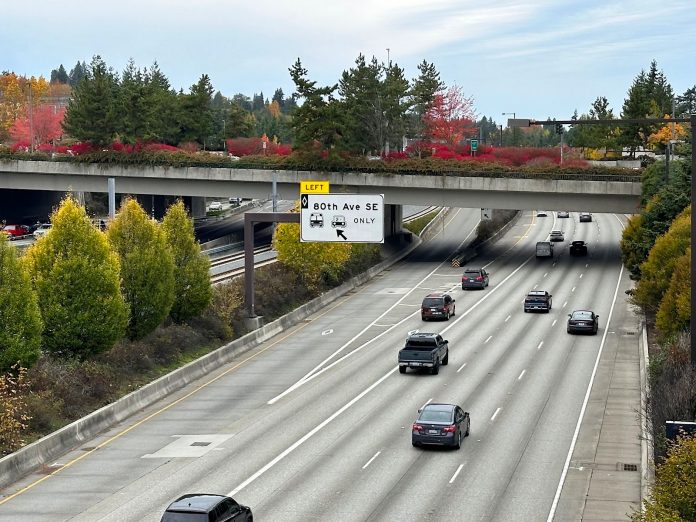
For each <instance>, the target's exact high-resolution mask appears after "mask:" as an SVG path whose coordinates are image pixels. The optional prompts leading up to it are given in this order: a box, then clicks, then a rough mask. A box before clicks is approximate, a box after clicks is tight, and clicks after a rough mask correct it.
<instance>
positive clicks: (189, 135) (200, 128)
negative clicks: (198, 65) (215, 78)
mask: <svg viewBox="0 0 696 522" xmlns="http://www.w3.org/2000/svg"><path fill="white" fill-rule="evenodd" d="M212 98H213V86H212V84H211V83H210V78H209V77H208V75H207V74H203V75H201V77H200V79H199V80H198V82H197V83H195V84H194V85H192V86H191V89H190V92H189V94H183V95H179V106H180V108H181V114H180V118H181V120H180V121H181V140H182V141H196V142H198V143H201V144H203V145H204V146H205V144H206V140H207V139H208V138H209V137H210V136H211V134H212V130H213V112H212V109H211V107H210V104H211V101H212Z"/></svg>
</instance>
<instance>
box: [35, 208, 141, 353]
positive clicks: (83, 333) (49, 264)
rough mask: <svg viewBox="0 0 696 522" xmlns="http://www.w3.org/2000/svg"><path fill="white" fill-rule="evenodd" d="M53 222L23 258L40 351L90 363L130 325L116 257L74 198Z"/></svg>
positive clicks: (56, 212)
mask: <svg viewBox="0 0 696 522" xmlns="http://www.w3.org/2000/svg"><path fill="white" fill-rule="evenodd" d="M51 222H52V223H53V228H52V229H51V233H50V234H48V235H46V236H45V237H44V238H42V239H41V240H40V241H37V242H36V243H34V244H33V245H32V246H31V247H29V249H28V250H27V253H26V255H25V257H24V260H25V262H26V266H27V269H28V272H29V276H30V279H31V281H32V284H33V286H34V288H35V290H36V293H37V296H38V299H39V308H40V310H41V316H42V318H43V322H44V329H43V335H42V339H41V343H42V349H43V350H45V351H47V352H50V353H52V354H54V355H57V356H62V357H76V358H78V359H87V358H89V357H91V356H93V355H96V354H98V353H101V352H103V351H105V350H108V349H109V348H111V347H112V346H113V344H114V343H115V342H116V341H117V340H118V339H120V338H121V337H123V334H124V332H125V328H126V324H127V322H128V308H127V306H126V303H125V302H124V300H123V296H122V295H121V289H120V264H119V260H118V255H117V254H116V253H115V252H114V251H113V250H112V249H111V247H110V246H109V243H108V241H107V239H106V236H105V235H104V234H103V233H102V232H100V231H99V230H97V229H96V228H95V227H94V226H92V223H91V222H90V220H89V218H88V217H87V214H86V212H85V209H84V208H83V207H82V206H80V205H79V204H78V203H77V201H75V199H73V198H72V196H68V197H67V198H65V199H64V200H63V201H62V202H61V204H60V206H59V208H58V209H57V210H56V211H55V212H54V213H53V215H52V216H51Z"/></svg>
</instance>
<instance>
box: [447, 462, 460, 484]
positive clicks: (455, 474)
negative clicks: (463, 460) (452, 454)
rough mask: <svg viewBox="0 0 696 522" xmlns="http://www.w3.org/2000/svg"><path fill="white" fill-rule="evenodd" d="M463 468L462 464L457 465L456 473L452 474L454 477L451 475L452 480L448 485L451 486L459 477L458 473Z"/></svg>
mask: <svg viewBox="0 0 696 522" xmlns="http://www.w3.org/2000/svg"><path fill="white" fill-rule="evenodd" d="M463 467H464V464H460V465H459V467H458V468H457V471H455V472H454V475H452V478H451V479H450V481H449V483H450V484H452V482H454V481H455V480H457V475H459V472H460V471H461V470H462V468H463Z"/></svg>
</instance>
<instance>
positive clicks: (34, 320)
mask: <svg viewBox="0 0 696 522" xmlns="http://www.w3.org/2000/svg"><path fill="white" fill-rule="evenodd" d="M0 324H2V328H0V373H4V372H6V371H9V370H10V369H11V368H12V366H13V365H15V364H19V365H20V366H21V367H23V368H29V367H31V366H33V364H34V363H35V362H36V360H37V359H38V358H39V355H40V354H41V351H40V347H41V329H42V327H43V325H42V323H41V314H40V312H39V304H38V301H37V297H36V292H34V289H33V288H32V287H31V282H30V281H29V276H28V275H27V272H26V270H25V269H24V267H23V266H22V265H21V263H20V260H19V258H18V257H17V249H16V248H14V247H13V246H11V245H10V244H9V242H8V240H7V235H6V234H1V233H0Z"/></svg>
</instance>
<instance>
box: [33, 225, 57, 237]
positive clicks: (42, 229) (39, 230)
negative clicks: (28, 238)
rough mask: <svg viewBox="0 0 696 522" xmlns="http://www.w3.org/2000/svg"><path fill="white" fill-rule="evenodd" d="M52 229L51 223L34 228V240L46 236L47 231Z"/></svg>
mask: <svg viewBox="0 0 696 522" xmlns="http://www.w3.org/2000/svg"><path fill="white" fill-rule="evenodd" d="M51 228H53V225H52V224H51V223H43V224H42V225H39V226H38V227H36V230H34V238H36V239H39V238H40V237H43V236H45V235H46V234H48V231H49V230H51Z"/></svg>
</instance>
